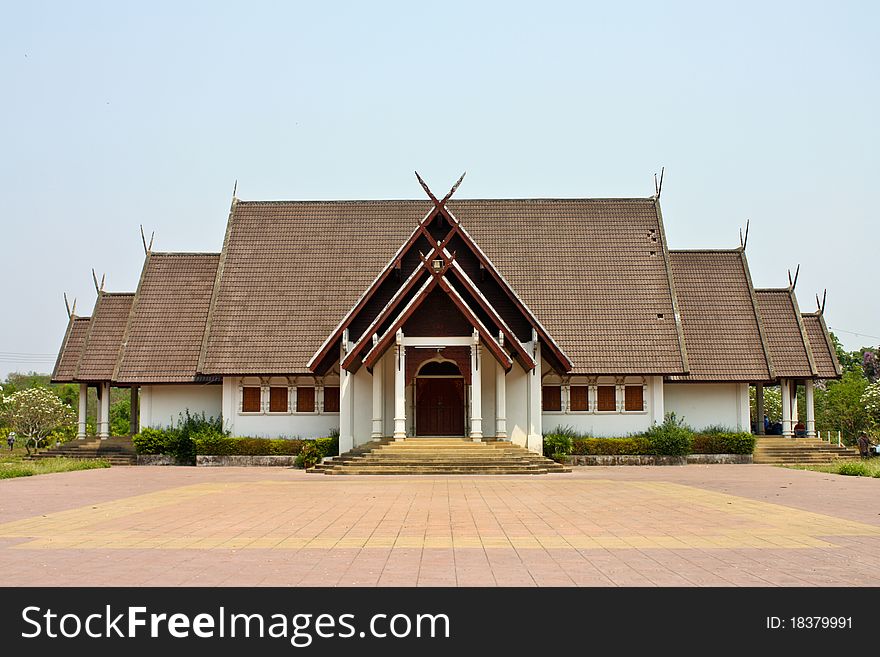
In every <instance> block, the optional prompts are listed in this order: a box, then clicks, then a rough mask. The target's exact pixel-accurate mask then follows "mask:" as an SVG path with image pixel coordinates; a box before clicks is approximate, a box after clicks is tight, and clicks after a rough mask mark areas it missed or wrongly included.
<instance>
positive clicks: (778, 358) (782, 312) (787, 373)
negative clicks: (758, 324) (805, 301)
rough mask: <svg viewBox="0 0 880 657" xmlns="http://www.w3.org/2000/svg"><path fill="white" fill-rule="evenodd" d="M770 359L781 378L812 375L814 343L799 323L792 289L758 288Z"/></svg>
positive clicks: (757, 293) (757, 295) (756, 292)
mask: <svg viewBox="0 0 880 657" xmlns="http://www.w3.org/2000/svg"><path fill="white" fill-rule="evenodd" d="M755 295H756V297H757V299H758V309H759V310H760V312H761V320H762V322H763V325H764V332H765V335H766V336H767V345H768V346H769V347H770V358H771V360H772V362H773V370H774V373H775V375H776V376H777V377H812V376H813V375H814V372H813V367H812V354H811V353H810V343H809V340H808V339H807V337H806V334H805V332H804V331H802V330H801V325H800V322H799V318H800V312H799V311H798V308H797V305H796V304H797V302H796V301H795V299H794V294H793V292H791V291H790V290H789V289H788V288H781V289H765V290H755Z"/></svg>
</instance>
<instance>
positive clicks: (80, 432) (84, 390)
mask: <svg viewBox="0 0 880 657" xmlns="http://www.w3.org/2000/svg"><path fill="white" fill-rule="evenodd" d="M88 399H89V384H87V383H80V384H79V422H78V423H77V427H76V437H77V438H78V439H79V440H82V439H83V438H85V437H86V404H87V402H88Z"/></svg>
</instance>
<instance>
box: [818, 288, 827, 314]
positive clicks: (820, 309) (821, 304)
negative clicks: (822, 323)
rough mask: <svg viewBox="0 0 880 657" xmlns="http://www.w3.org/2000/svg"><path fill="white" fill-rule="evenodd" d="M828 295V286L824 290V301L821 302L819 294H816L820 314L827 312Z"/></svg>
mask: <svg viewBox="0 0 880 657" xmlns="http://www.w3.org/2000/svg"><path fill="white" fill-rule="evenodd" d="M827 296H828V288H827V287H826V288H825V291H824V292H822V303H819V295H818V294H817V295H816V310H818V311H819V314H820V315H824V314H825V298H826V297H827Z"/></svg>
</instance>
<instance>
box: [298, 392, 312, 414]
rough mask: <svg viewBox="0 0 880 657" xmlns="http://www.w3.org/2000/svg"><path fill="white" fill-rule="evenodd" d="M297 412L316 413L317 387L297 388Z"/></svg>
mask: <svg viewBox="0 0 880 657" xmlns="http://www.w3.org/2000/svg"><path fill="white" fill-rule="evenodd" d="M296 412H297V413H314V412H315V389H314V388H297V389H296Z"/></svg>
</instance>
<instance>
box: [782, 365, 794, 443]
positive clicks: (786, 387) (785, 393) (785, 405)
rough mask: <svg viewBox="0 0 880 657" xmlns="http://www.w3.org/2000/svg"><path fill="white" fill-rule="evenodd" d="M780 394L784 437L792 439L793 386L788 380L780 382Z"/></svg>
mask: <svg viewBox="0 0 880 657" xmlns="http://www.w3.org/2000/svg"><path fill="white" fill-rule="evenodd" d="M779 392H780V395H779V396H780V397H781V398H782V435H783V436H787V437H788V438H791V436H792V432H791V385H790V384H789V381H788V379H780V380H779Z"/></svg>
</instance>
